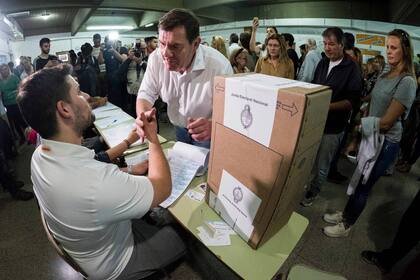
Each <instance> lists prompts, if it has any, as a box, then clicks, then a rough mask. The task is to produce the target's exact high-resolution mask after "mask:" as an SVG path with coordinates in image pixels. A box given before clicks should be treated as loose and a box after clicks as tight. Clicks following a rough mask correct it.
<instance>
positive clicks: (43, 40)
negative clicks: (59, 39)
mask: <svg viewBox="0 0 420 280" xmlns="http://www.w3.org/2000/svg"><path fill="white" fill-rule="evenodd" d="M50 42H51V41H50V39H49V38H45V37H44V38H42V39H41V40H39V46H40V47H42V45H43V44H45V43H48V44H50Z"/></svg>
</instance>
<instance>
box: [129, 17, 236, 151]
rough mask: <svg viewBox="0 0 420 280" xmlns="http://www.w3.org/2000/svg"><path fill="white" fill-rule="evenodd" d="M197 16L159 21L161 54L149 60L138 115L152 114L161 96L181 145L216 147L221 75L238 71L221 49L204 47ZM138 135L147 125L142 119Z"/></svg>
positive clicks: (158, 53) (140, 95)
mask: <svg viewBox="0 0 420 280" xmlns="http://www.w3.org/2000/svg"><path fill="white" fill-rule="evenodd" d="M200 42H201V39H200V36H199V23H198V20H197V18H196V16H195V15H194V14H193V13H192V12H190V11H187V10H184V9H173V10H171V11H169V12H168V13H166V14H165V15H164V16H163V17H162V18H161V19H160V21H159V49H158V50H157V51H154V52H153V53H152V54H151V55H150V56H149V60H148V66H147V70H146V73H145V77H144V79H143V81H142V83H141V86H140V90H139V93H138V95H137V116H140V114H141V113H143V112H145V114H146V116H147V115H149V112H150V109H151V108H152V105H153V104H154V103H155V101H156V100H157V98H158V97H159V96H160V97H161V98H162V100H163V101H164V102H166V103H167V104H168V117H169V119H170V121H171V122H172V124H174V125H175V128H176V137H177V140H178V141H182V142H185V143H188V144H192V145H197V146H202V147H207V148H209V147H210V138H211V117H212V104H213V101H212V100H213V80H214V77H215V76H218V75H226V74H233V70H232V67H231V65H230V63H229V61H228V60H227V58H226V57H224V56H223V55H222V54H221V53H219V52H218V51H217V50H215V49H213V48H210V47H207V46H203V45H201V44H200ZM136 122H137V128H138V133H139V135H140V136H141V137H142V136H143V134H144V133H143V129H142V127H143V122H142V121H141V119H140V118H139V117H137V120H136Z"/></svg>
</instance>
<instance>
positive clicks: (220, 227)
mask: <svg viewBox="0 0 420 280" xmlns="http://www.w3.org/2000/svg"><path fill="white" fill-rule="evenodd" d="M206 224H207V226H208V227H210V228H212V230H214V231H215V232H216V234H220V233H227V234H229V235H235V234H236V233H235V231H234V230H233V229H232V228H231V227H230V226H229V225H228V224H227V223H226V222H224V221H206Z"/></svg>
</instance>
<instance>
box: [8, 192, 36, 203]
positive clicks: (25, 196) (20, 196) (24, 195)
mask: <svg viewBox="0 0 420 280" xmlns="http://www.w3.org/2000/svg"><path fill="white" fill-rule="evenodd" d="M12 197H13V198H14V199H16V200H23V201H27V200H30V199H32V198H34V194H33V193H32V192H27V191H22V190H17V191H16V192H15V193H14V194H12Z"/></svg>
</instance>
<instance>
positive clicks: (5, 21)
mask: <svg viewBox="0 0 420 280" xmlns="http://www.w3.org/2000/svg"><path fill="white" fill-rule="evenodd" d="M3 21H4V23H5V24H7V25H8V26H9V27H10V28H12V29H13V28H14V26H13V23H12V22H11V21H10V20H9V19H8V18H7V17H3Z"/></svg>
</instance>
